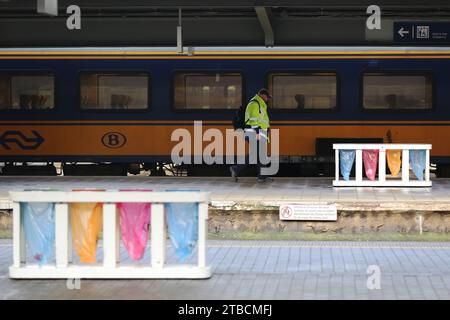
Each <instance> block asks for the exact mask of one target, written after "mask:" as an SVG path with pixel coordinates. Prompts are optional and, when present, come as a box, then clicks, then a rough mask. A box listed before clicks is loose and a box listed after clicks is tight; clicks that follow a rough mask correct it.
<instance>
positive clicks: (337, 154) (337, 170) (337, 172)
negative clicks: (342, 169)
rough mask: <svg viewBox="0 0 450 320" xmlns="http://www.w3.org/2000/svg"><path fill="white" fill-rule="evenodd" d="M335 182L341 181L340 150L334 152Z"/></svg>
mask: <svg viewBox="0 0 450 320" xmlns="http://www.w3.org/2000/svg"><path fill="white" fill-rule="evenodd" d="M334 163H335V167H334V170H335V180H336V181H339V149H336V150H334Z"/></svg>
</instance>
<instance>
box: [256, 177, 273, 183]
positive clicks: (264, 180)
mask: <svg viewBox="0 0 450 320" xmlns="http://www.w3.org/2000/svg"><path fill="white" fill-rule="evenodd" d="M257 181H258V182H260V183H265V182H272V181H273V178H271V177H258V179H257Z"/></svg>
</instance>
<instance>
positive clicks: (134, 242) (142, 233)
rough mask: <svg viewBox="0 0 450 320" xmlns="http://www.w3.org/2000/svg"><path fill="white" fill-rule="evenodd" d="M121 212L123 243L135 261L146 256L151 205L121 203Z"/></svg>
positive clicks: (119, 207)
mask: <svg viewBox="0 0 450 320" xmlns="http://www.w3.org/2000/svg"><path fill="white" fill-rule="evenodd" d="M119 191H147V192H151V191H152V190H149V189H124V190H119ZM117 208H118V209H119V212H120V229H121V231H122V241H123V243H124V245H125V248H126V250H127V252H128V255H129V256H130V258H131V259H133V260H140V259H142V257H143V256H144V253H145V247H146V246H147V241H148V231H149V227H150V214H151V204H150V203H143V202H121V203H118V204H117Z"/></svg>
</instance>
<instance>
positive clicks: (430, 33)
mask: <svg viewBox="0 0 450 320" xmlns="http://www.w3.org/2000/svg"><path fill="white" fill-rule="evenodd" d="M394 41H396V42H410V43H411V42H414V43H436V44H439V43H450V23H445V22H394Z"/></svg>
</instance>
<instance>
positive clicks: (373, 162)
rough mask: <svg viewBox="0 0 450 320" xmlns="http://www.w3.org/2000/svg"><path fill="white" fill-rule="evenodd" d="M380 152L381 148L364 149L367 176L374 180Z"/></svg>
mask: <svg viewBox="0 0 450 320" xmlns="http://www.w3.org/2000/svg"><path fill="white" fill-rule="evenodd" d="M378 153H379V150H363V152H362V156H363V161H364V168H365V169H366V176H367V178H369V180H372V181H373V180H375V175H376V173H377V166H378Z"/></svg>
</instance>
